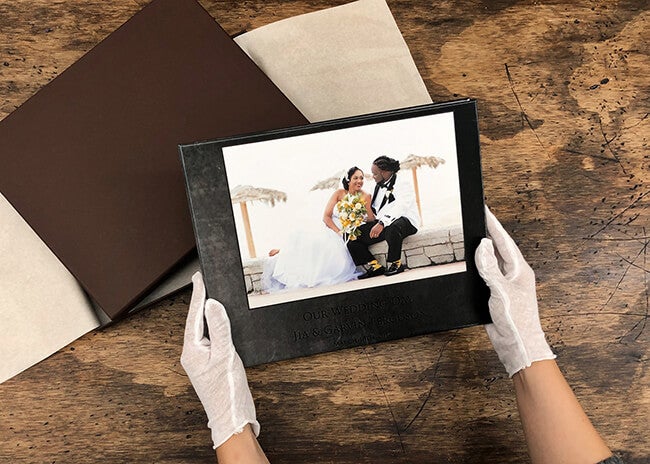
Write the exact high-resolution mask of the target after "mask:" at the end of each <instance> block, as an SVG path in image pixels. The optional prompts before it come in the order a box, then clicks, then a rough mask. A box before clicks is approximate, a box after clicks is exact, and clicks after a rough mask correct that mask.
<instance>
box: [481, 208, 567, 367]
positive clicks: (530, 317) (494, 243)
mask: <svg viewBox="0 0 650 464" xmlns="http://www.w3.org/2000/svg"><path fill="white" fill-rule="evenodd" d="M485 219H486V223H487V231H488V236H489V237H491V239H492V240H490V239H489V238H484V239H483V240H481V243H480V244H479V246H478V248H477V249H476V254H475V259H476V267H477V268H478V272H479V274H480V275H481V277H482V278H483V280H484V281H485V283H486V284H487V286H488V287H489V288H490V300H489V302H488V306H489V307H490V315H491V316H492V321H493V323H492V324H487V325H486V326H485V329H486V330H487V333H488V336H489V337H490V340H491V341H492V345H493V346H494V349H495V351H496V352H497V355H498V356H499V360H501V362H502V363H503V365H504V366H505V368H506V371H508V374H509V375H510V377H512V376H513V375H514V374H515V373H517V372H518V371H520V370H521V369H524V368H526V367H529V366H530V365H531V364H532V363H533V362H535V361H541V360H544V359H554V358H555V355H554V354H553V352H552V351H551V348H550V347H549V345H548V343H547V342H546V337H545V336H544V331H543V330H542V326H541V325H540V322H539V313H538V310H537V295H536V293H535V274H534V273H533V270H532V269H531V267H530V266H529V265H528V263H527V262H526V261H525V260H524V257H523V256H522V254H521V251H519V248H517V245H516V244H515V242H514V240H512V238H511V237H510V236H509V235H508V233H507V232H506V231H505V230H504V228H503V226H502V225H501V224H500V223H499V221H498V220H497V218H496V217H494V215H493V214H492V213H491V212H490V210H489V209H488V208H487V207H486V208H485ZM495 247H496V253H495Z"/></svg>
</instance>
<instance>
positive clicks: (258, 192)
mask: <svg viewBox="0 0 650 464" xmlns="http://www.w3.org/2000/svg"><path fill="white" fill-rule="evenodd" d="M230 200H231V201H232V203H233V204H236V203H239V206H240V208H241V215H242V219H243V220H244V228H245V230H246V242H247V244H248V254H249V255H250V257H251V258H255V256H256V253H255V244H254V243H253V233H252V231H251V223H250V218H249V217H248V205H247V203H248V202H251V203H252V202H255V201H259V202H261V203H266V204H268V205H271V207H273V206H275V204H276V203H277V202H279V201H287V194H286V193H284V192H281V191H279V190H273V189H268V188H261V187H253V186H252V185H238V186H236V187H235V188H233V189H232V190H231V191H230Z"/></svg>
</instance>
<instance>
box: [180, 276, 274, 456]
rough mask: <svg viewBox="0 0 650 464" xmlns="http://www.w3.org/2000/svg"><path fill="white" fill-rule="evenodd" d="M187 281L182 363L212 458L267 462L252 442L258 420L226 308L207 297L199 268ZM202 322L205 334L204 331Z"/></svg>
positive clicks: (256, 444)
mask: <svg viewBox="0 0 650 464" xmlns="http://www.w3.org/2000/svg"><path fill="white" fill-rule="evenodd" d="M192 283H193V284H194V289H193V292H192V299H191V301H190V308H189V311H188V313H187V322H186V324H185V336H184V339H183V352H182V354H181V365H182V366H183V369H185V372H187V376H188V377H189V379H190V382H191V383H192V386H193V387H194V390H195V391H196V394H197V396H198V397H199V400H201V404H203V408H204V409H205V412H206V415H207V416H208V428H210V430H211V432H212V442H213V445H214V448H215V449H216V450H217V451H216V455H217V459H218V460H219V462H220V463H221V464H229V463H244V464H248V463H250V464H258V463H261V464H265V463H268V461H267V459H266V456H265V455H264V452H263V451H262V449H261V448H260V446H259V444H258V443H257V439H256V436H257V435H259V433H260V425H259V423H258V422H257V418H256V415H255V404H254V403H253V397H252V395H251V392H250V389H249V388H248V382H247V381H246V371H245V370H244V365H243V364H242V362H241V359H240V358H239V355H238V354H237V351H235V347H234V346H233V344H232V336H231V333H230V321H229V320H228V315H227V314H226V310H225V308H224V307H223V305H221V304H220V303H219V302H218V301H216V300H213V299H208V300H206V294H205V286H204V284H203V278H202V276H201V274H200V273H199V272H197V273H196V274H194V276H192ZM206 323H207V326H208V334H209V337H206V336H205V334H204V325H205V324H206Z"/></svg>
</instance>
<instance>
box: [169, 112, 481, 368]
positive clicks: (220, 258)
mask: <svg viewBox="0 0 650 464" xmlns="http://www.w3.org/2000/svg"><path fill="white" fill-rule="evenodd" d="M180 155H181V160H182V164H183V169H184V173H185V181H186V188H187V194H188V199H189V203H190V209H191V215H192V221H193V225H194V233H195V236H196V242H197V248H198V253H199V260H200V263H201V269H202V272H203V278H204V282H205V285H206V289H207V294H208V297H210V298H214V299H216V300H218V301H220V302H221V303H222V304H223V305H224V307H225V308H226V311H227V312H228V316H229V318H230V321H231V325H232V336H233V342H234V344H235V347H236V348H237V351H238V353H239V355H240V357H241V358H242V361H243V362H244V364H245V365H246V366H252V365H257V364H262V363H266V362H271V361H278V360H282V359H288V358H293V357H298V356H305V355H310V354H314V353H320V352H325V351H332V350H337V349H342V348H349V347H353V346H359V345H366V344H371V343H376V342H381V341H386V340H392V339H398V338H405V337H411V336H415V335H421V334H425V333H431V332H436V331H443V330H449V329H454V328H459V327H466V326H470V325H476V324H485V323H488V322H490V316H489V311H488V306H487V300H488V290H487V287H486V286H485V284H484V283H483V281H482V280H481V278H480V276H479V275H478V272H477V270H476V268H475V266H474V260H473V259H472V256H473V254H474V251H475V249H476V247H477V245H478V243H479V242H480V240H481V238H483V237H485V215H484V203H483V187H482V180H481V162H480V148H479V133H478V119H477V109H476V101H475V100H470V99H465V100H459V101H453V102H448V103H438V104H428V105H423V106H417V107H412V108H405V109H399V110H393V111H387V112H382V113H374V114H370V115H364V116H357V117H351V118H344V119H337V120H333V121H326V122H322V123H316V124H310V125H307V126H299V127H293V128H289V129H281V130H272V131H267V132H263V133H257V134H251V135H243V136H235V137H228V138H222V139H219V140H215V141H209V142H201V143H193V144H186V145H181V146H180Z"/></svg>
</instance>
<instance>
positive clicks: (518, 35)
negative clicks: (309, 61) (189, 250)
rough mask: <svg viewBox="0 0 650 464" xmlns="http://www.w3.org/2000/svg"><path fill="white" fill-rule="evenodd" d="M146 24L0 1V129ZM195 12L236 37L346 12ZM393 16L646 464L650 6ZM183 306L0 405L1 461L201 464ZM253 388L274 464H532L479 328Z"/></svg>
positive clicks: (120, 15) (291, 370) (291, 365)
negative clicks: (127, 28)
mask: <svg viewBox="0 0 650 464" xmlns="http://www.w3.org/2000/svg"><path fill="white" fill-rule="evenodd" d="M146 3H147V1H145V0H139V1H133V0H130V1H127V0H114V1H111V2H107V1H103V0H66V1H51V0H1V1H0V117H4V116H6V115H7V114H9V113H10V112H11V111H13V110H14V109H15V108H16V107H18V106H19V105H20V104H21V103H22V102H24V101H25V100H26V99H27V98H29V97H30V96H31V95H33V94H34V93H35V92H36V91H37V90H38V89H39V88H41V87H42V86H44V85H45V84H47V83H48V82H49V81H50V80H51V79H53V78H54V77H55V76H56V75H58V74H60V73H61V72H62V71H64V70H65V69H66V68H67V67H68V66H70V65H71V64H72V63H73V62H74V61H76V60H77V59H78V58H80V57H81V56H82V55H83V54H84V53H85V52H87V51H88V50H89V49H90V48H92V47H93V46H94V45H95V44H97V43H98V42H99V41H100V40H102V39H103V38H104V37H106V36H107V35H108V34H109V33H110V32H112V31H113V30H115V29H116V28H117V27H118V26H119V25H121V24H122V23H123V22H125V21H126V20H127V19H128V18H129V17H130V16H131V15H133V14H134V13H135V12H136V11H138V10H139V9H140V8H141V7H142V6H144V5H145V4H146ZM201 3H202V5H203V6H204V7H205V8H206V9H207V10H208V11H209V12H210V14H212V16H213V17H214V18H215V19H216V20H217V21H218V22H219V23H220V24H221V25H222V26H223V27H224V29H225V30H226V31H227V32H228V33H230V34H236V33H238V32H241V31H247V30H251V29H253V28H256V27H259V26H262V25H264V24H268V23H270V22H273V21H277V20H279V19H283V18H287V17H290V16H294V15H297V14H300V13H305V12H309V11H315V10H319V9H322V8H326V7H330V6H334V5H337V4H341V3H343V2H339V1H326V0H321V1H254V0H247V1H242V2H234V1H212V0H201ZM389 6H390V7H391V10H392V12H393V14H394V16H395V18H396V20H397V23H398V25H399V27H400V29H401V31H402V33H403V35H404V37H405V39H406V42H407V44H408V45H409V47H410V49H411V52H412V54H413V57H414V59H415V62H416V64H417V66H418V69H419V70H420V72H421V73H422V75H423V77H424V80H425V82H426V85H427V87H428V89H429V91H430V93H431V96H432V98H433V100H434V101H445V100H451V99H454V98H456V97H459V96H469V97H475V98H477V99H478V101H479V115H480V130H481V142H482V157H483V171H484V183H485V194H486V199H487V203H488V204H489V205H490V206H491V208H492V210H493V211H494V212H495V214H496V215H497V217H499V218H500V219H501V221H502V222H503V224H504V225H505V227H506V229H507V230H508V231H509V232H510V233H511V234H512V236H513V237H514V238H515V240H516V241H517V242H518V244H519V245H520V247H521V249H522V251H523V253H524V255H525V256H526V258H527V260H528V261H529V262H530V264H531V265H532V267H533V268H534V269H535V271H536V275H537V280H538V297H539V301H540V314H541V319H542V325H543V327H544V329H545V330H546V333H547V336H548V339H549V341H550V343H551V345H552V347H553V349H554V350H555V351H556V352H557V354H558V363H559V365H560V367H561V369H562V370H563V372H564V373H565V375H566V377H567V379H568V381H569V383H570V384H571V385H572V386H573V388H574V391H575V393H576V395H577V396H578V398H579V400H580V401H581V403H582V405H583V406H584V408H585V409H586V411H587V412H588V415H589V416H590V418H591V419H592V421H593V422H594V424H595V426H596V427H597V429H598V430H599V431H600V432H601V433H602V435H603V436H604V437H605V438H606V441H607V442H608V444H609V445H610V446H611V448H612V449H613V450H615V451H616V452H618V453H619V454H620V455H621V456H623V457H624V458H625V459H626V460H627V462H628V463H629V464H640V463H648V462H650V436H649V435H648V422H649V419H650V373H649V372H648V353H649V350H648V341H649V332H650V327H648V305H649V302H648V293H649V284H648V281H649V279H650V276H649V275H648V270H649V269H650V257H648V254H650V250H648V244H649V243H650V215H649V214H648V212H649V211H648V209H649V208H648V207H649V205H650V170H649V169H648V161H649V150H648V137H649V135H650V118H648V111H649V108H650V104H649V102H650V100H649V95H650V78H649V76H650V59H649V55H648V43H650V33H649V31H650V28H649V27H648V25H649V24H648V20H649V19H650V8H649V5H648V3H647V2H645V1H643V0H627V1H613V2H608V1H586V0H578V1H559V0H558V1H552V2H543V1H515V0H498V1H488V0H485V1H479V0H459V1H451V0H450V1H441V2H425V1H404V0H389ZM1 168H2V167H1V166H0V169H1ZM189 297H190V292H189V291H185V292H182V293H180V294H178V295H176V296H175V297H171V298H168V299H166V300H164V301H162V302H160V303H159V304H157V305H155V306H153V307H151V308H148V309H146V310H144V311H142V312H140V313H138V314H136V315H134V316H132V317H130V318H128V319H127V320H124V321H121V322H119V323H117V324H115V325H113V326H111V327H109V328H107V329H104V330H100V331H96V332H93V333H90V334H88V335H87V336H84V337H82V338H81V339H79V340H77V341H76V342H74V343H72V344H71V345H70V346H68V347H66V348H64V349H62V350H61V351H59V352H58V353H56V354H55V355H53V356H51V357H50V358H49V359H47V360H46V361H44V362H41V363H40V364H38V365H37V366H35V367H33V368H31V369H29V370H27V371H26V372H24V373H23V374H20V375H19V376H17V377H15V378H13V379H11V380H9V381H7V382H5V383H4V384H2V385H0V461H1V462H12V463H46V462H47V463H55V462H56V463H95V462H102V463H124V462H129V463H151V462H156V463H198V462H213V461H214V452H213V450H212V447H211V442H210V435H209V431H208V429H207V428H206V417H205V413H204V412H203V408H202V407H201V404H200V402H199V401H198V399H197V397H196V395H195V393H194V391H193V390H192V387H191V385H190V383H189V381H188V379H187V377H186V376H185V373H184V371H183V369H182V368H181V366H180V363H179V356H180V352H181V342H182V333H183V326H184V322H185V315H186V311H187V306H188V302H189ZM0 323H1V322H0ZM247 372H248V378H249V382H250V386H251V389H252V392H253V396H254V398H255V402H256V405H257V412H258V418H259V421H260V422H261V424H262V434H261V436H260V441H261V443H262V446H263V447H264V448H265V450H266V451H267V454H268V455H269V457H270V459H271V461H272V462H275V463H303V462H318V463H329V462H332V463H334V462H336V463H352V462H354V463H359V462H363V463H365V462H368V463H371V462H372V463H376V462H395V463H407V462H435V463H488V462H489V463H521V462H527V461H528V457H527V453H526V446H525V443H524V438H523V435H522V431H521V428H520V423H519V418H518V415H517V410H516V405H515V401H514V396H513V389H512V385H511V381H510V380H509V379H508V377H507V375H506V374H505V371H504V370H503V368H502V366H501V364H500V363H499V361H498V359H497V357H496V354H495V353H494V351H493V350H492V348H491V345H490V342H489V340H488V338H487V336H486V334H485V331H484V330H483V328H481V327H475V328H469V329H463V330H457V331H452V332H445V333H438V334H432V335H428V336H422V337H416V338H411V339H406V340H400V341H396V342H390V343H382V344H379V345H373V346H367V347H362V348H355V349H349V350H345V351H340V352H336V353H330V354H323V355H318V356H312V357H309V358H303V359H296V360H290V361H285V362H279V363H273V364H268V365H265V366H260V367H256V368H251V369H249V370H248V371H247Z"/></svg>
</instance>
